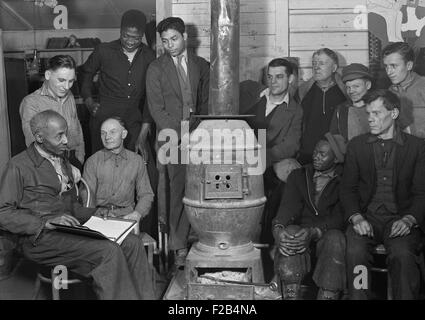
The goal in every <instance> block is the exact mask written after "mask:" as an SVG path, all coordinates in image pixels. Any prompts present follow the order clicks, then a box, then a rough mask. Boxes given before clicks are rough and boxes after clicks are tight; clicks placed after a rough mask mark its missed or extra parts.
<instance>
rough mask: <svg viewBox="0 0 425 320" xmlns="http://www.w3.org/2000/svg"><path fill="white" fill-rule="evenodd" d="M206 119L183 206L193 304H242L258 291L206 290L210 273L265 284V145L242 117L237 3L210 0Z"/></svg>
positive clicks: (195, 139) (193, 141) (193, 137)
mask: <svg viewBox="0 0 425 320" xmlns="http://www.w3.org/2000/svg"><path fill="white" fill-rule="evenodd" d="M210 61H211V68H210V70H211V73H210V95H209V108H208V109H209V110H208V116H203V117H202V118H203V120H202V121H201V123H200V124H199V126H198V127H197V128H196V129H195V130H194V131H193V132H192V133H191V134H190V139H189V145H188V160H189V161H188V163H189V164H188V165H187V170H186V191H185V197H184V199H183V203H184V205H185V210H186V213H187V215H188V217H189V221H190V224H191V226H192V227H193V229H194V230H195V231H196V233H197V235H198V237H199V241H198V242H196V243H195V244H194V245H193V246H192V248H191V250H190V252H189V254H188V256H187V259H186V265H185V280H186V283H187V298H188V299H226V298H228V299H238V298H248V297H249V296H251V294H252V291H253V288H249V286H244V285H236V284H234V283H233V284H230V283H227V284H206V283H205V282H202V281H200V280H201V279H202V274H203V273H205V272H207V271H220V270H228V272H237V271H240V272H242V273H243V275H244V279H245V281H247V282H248V283H250V282H251V283H262V282H264V276H263V268H262V262H261V252H260V250H259V249H257V248H255V247H254V245H253V239H254V238H255V236H256V235H258V233H259V228H260V221H261V215H262V213H263V208H264V204H265V202H266V198H265V197H264V187H263V177H262V173H263V169H262V166H263V165H262V161H264V160H265V159H264V158H262V157H261V156H260V155H261V146H260V145H259V144H258V142H257V139H256V137H255V135H254V133H253V131H252V129H251V128H250V127H249V125H248V124H247V123H246V121H244V120H243V118H242V117H241V116H239V115H238V114H239V0H211V59H210Z"/></svg>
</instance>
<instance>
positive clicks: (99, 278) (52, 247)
mask: <svg viewBox="0 0 425 320" xmlns="http://www.w3.org/2000/svg"><path fill="white" fill-rule="evenodd" d="M30 239H31V238H30V237H23V238H21V248H22V251H23V254H24V256H25V257H26V258H28V259H30V260H32V261H34V262H36V263H38V264H41V265H45V266H50V267H55V266H57V265H63V266H65V267H67V269H68V271H72V272H74V273H75V274H77V275H80V276H82V277H86V278H90V279H92V280H93V281H92V282H93V290H94V292H95V293H96V295H97V297H98V298H99V299H106V300H138V299H155V294H154V286H153V278H152V270H150V266H149V265H148V261H147V258H146V252H145V248H144V246H143V242H142V241H141V239H140V238H139V237H138V236H135V235H134V234H130V235H128V236H127V238H126V239H125V240H124V241H123V243H122V244H121V246H120V245H118V244H116V243H115V242H112V241H109V240H98V239H92V238H89V237H83V236H78V235H72V234H64V233H61V232H58V231H47V230H46V231H44V232H43V234H42V235H41V236H40V238H39V239H38V240H37V241H36V244H35V245H33V243H32V242H31V241H30Z"/></svg>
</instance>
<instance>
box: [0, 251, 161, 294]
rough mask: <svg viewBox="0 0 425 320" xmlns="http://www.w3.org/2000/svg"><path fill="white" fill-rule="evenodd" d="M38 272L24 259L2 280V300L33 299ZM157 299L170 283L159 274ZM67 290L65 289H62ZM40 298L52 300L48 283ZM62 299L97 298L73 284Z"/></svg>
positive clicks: (32, 264) (0, 285) (0, 291)
mask: <svg viewBox="0 0 425 320" xmlns="http://www.w3.org/2000/svg"><path fill="white" fill-rule="evenodd" d="M36 274H37V265H36V264H34V263H32V262H30V261H28V260H25V259H22V260H20V262H19V263H18V265H17V266H16V268H15V270H14V271H13V273H12V274H11V275H10V276H9V277H8V278H6V279H3V280H0V300H31V299H33V296H34V293H35V279H36ZM156 279H157V281H156V286H157V294H158V296H157V299H158V300H160V299H162V296H163V294H164V292H165V290H166V288H167V286H168V284H169V281H167V280H166V279H165V278H164V277H163V276H160V275H157V277H156ZM61 291H65V290H61ZM37 299H39V300H50V299H51V292H50V287H49V285H47V284H43V285H42V289H41V292H40V294H39V296H38V298H37ZM61 299H64V300H90V299H96V297H95V295H94V293H93V292H92V291H91V290H90V289H88V288H87V287H85V286H80V285H73V288H71V286H70V290H69V291H68V290H67V291H65V292H64V294H63V293H61Z"/></svg>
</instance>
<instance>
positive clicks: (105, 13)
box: [0, 0, 155, 31]
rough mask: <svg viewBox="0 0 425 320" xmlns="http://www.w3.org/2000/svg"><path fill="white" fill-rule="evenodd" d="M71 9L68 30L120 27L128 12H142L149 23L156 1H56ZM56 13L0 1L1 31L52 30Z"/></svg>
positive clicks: (22, 0) (28, 1)
mask: <svg viewBox="0 0 425 320" xmlns="http://www.w3.org/2000/svg"><path fill="white" fill-rule="evenodd" d="M57 2H58V5H64V6H66V7H67V9H68V29H86V28H119V25H120V20H121V15H122V13H124V12H125V11H126V10H129V9H138V10H141V11H143V12H144V13H145V14H146V17H147V18H148V21H149V20H150V18H151V16H152V14H155V0H57ZM55 16H56V14H54V13H53V9H52V8H50V7H46V6H43V7H39V6H36V5H34V0H0V29H2V30H4V31H10V30H34V29H35V30H51V29H54V27H53V20H54V18H55Z"/></svg>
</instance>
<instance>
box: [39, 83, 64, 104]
mask: <svg viewBox="0 0 425 320" xmlns="http://www.w3.org/2000/svg"><path fill="white" fill-rule="evenodd" d="M40 94H41V95H42V96H48V97H50V98H52V99H54V100H55V101H60V100H61V99H60V98H58V97H56V96H54V95H53V94H52V93H51V92H50V90H49V87H48V86H47V80H45V81H44V82H43V85H42V86H41V88H40ZM70 94H71V90H69V91H68V93H67V94H66V96H65V97H63V98H62V101H65V100H66V99H67V98H68V97H69V95H70Z"/></svg>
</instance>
